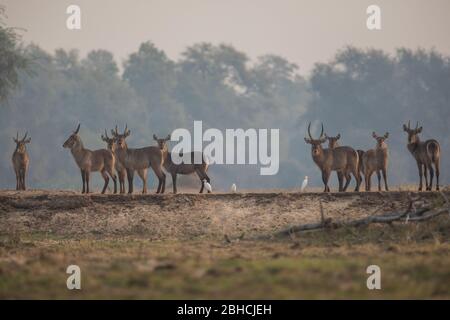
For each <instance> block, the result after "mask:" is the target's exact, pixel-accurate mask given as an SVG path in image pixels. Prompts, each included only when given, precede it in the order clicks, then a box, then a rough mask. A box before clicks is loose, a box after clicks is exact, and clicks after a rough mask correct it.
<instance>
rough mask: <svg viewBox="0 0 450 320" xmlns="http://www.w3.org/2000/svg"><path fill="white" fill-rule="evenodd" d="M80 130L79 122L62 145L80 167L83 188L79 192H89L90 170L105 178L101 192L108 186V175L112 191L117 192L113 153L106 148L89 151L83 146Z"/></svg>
mask: <svg viewBox="0 0 450 320" xmlns="http://www.w3.org/2000/svg"><path fill="white" fill-rule="evenodd" d="M79 131H80V124H79V125H78V127H77V129H76V130H75V131H74V132H73V133H72V134H71V135H70V137H69V138H68V139H67V140H66V142H64V144H63V147H64V148H68V149H70V151H71V152H72V155H73V158H74V159H75V162H76V164H77V166H78V168H80V171H81V179H82V181H83V188H82V191H81V193H89V178H90V174H91V172H95V171H99V172H100V173H101V175H102V177H103V179H104V180H105V184H104V186H103V189H102V193H105V191H106V188H107V187H108V183H109V177H108V175H109V176H110V177H111V178H112V179H113V181H114V193H117V176H116V174H115V172H114V163H115V157H114V154H113V153H112V152H111V151H110V150H107V149H99V150H94V151H91V150H89V149H86V148H84V146H83V142H82V141H81V138H80V136H79V135H78V132H79Z"/></svg>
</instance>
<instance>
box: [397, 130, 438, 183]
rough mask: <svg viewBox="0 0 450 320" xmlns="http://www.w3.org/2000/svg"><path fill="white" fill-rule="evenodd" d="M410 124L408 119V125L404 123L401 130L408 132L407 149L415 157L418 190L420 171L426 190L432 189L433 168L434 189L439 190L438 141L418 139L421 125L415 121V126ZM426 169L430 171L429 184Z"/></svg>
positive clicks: (420, 177)
mask: <svg viewBox="0 0 450 320" xmlns="http://www.w3.org/2000/svg"><path fill="white" fill-rule="evenodd" d="M410 124H411V122H410V121H408V126H406V125H405V124H404V125H403V130H404V131H405V132H407V133H408V145H407V146H408V150H409V152H411V154H412V155H413V157H414V158H415V159H416V162H417V167H418V169H419V179H420V181H419V191H422V173H423V176H424V177H425V188H426V190H431V189H432V186H433V177H434V170H436V190H439V161H440V156H441V147H440V145H439V142H437V141H436V140H435V139H430V140H427V141H424V142H422V141H420V138H419V133H421V132H422V127H420V128H419V122H417V124H416V128H415V129H411V125H410ZM433 165H434V170H433ZM427 170H428V171H429V172H430V184H428V175H427Z"/></svg>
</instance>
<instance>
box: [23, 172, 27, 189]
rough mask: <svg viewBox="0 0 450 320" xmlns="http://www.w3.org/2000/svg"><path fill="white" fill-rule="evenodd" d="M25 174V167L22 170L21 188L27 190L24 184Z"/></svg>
mask: <svg viewBox="0 0 450 320" xmlns="http://www.w3.org/2000/svg"><path fill="white" fill-rule="evenodd" d="M25 176H26V171H25V169H23V170H22V190H27V187H26V185H25Z"/></svg>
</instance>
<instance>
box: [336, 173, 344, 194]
mask: <svg viewBox="0 0 450 320" xmlns="http://www.w3.org/2000/svg"><path fill="white" fill-rule="evenodd" d="M337 177H338V181H339V192H342V191H343V184H344V181H343V180H344V174H343V173H342V172H339V171H338V172H337Z"/></svg>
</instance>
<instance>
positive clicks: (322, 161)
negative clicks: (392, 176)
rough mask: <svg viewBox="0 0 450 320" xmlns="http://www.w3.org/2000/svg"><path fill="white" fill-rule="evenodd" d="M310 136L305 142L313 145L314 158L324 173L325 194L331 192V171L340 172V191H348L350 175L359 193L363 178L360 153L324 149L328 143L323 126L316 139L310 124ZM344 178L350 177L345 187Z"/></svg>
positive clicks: (342, 148)
mask: <svg viewBox="0 0 450 320" xmlns="http://www.w3.org/2000/svg"><path fill="white" fill-rule="evenodd" d="M308 135H309V139H308V138H306V137H305V142H306V143H308V144H310V145H311V155H312V158H313V160H314V162H315V163H316V165H317V166H318V167H319V169H320V171H321V172H322V181H323V183H324V185H325V189H324V192H330V187H329V186H328V180H329V179H330V174H331V171H336V172H338V177H340V181H339V191H345V190H346V189H347V187H348V185H349V183H350V180H351V176H350V174H353V176H354V177H355V179H356V188H355V191H359V186H360V183H361V176H360V175H359V172H358V163H359V158H358V153H357V152H356V151H355V150H354V149H353V148H350V147H336V148H334V149H327V148H325V149H324V148H322V144H323V143H325V142H326V141H327V139H326V138H325V136H324V134H323V124H322V131H321V133H320V137H319V138H318V139H314V138H313V137H312V135H311V122H310V123H309V125H308ZM342 177H349V179H348V180H347V182H346V183H345V186H344V187H342V184H343V181H342Z"/></svg>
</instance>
